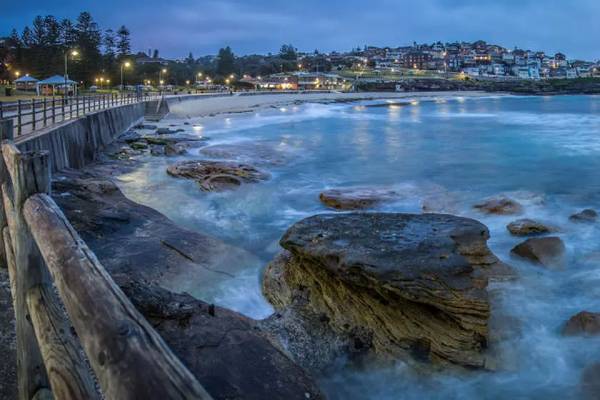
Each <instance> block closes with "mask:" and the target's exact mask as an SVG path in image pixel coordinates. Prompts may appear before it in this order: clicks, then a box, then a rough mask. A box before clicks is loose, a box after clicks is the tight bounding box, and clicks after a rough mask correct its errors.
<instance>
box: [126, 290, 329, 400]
mask: <svg viewBox="0 0 600 400" xmlns="http://www.w3.org/2000/svg"><path fill="white" fill-rule="evenodd" d="M125 281H127V283H124V284H123V283H121V288H122V289H123V291H124V292H125V294H126V295H127V296H128V297H129V298H130V299H131V301H132V302H133V304H134V305H135V306H136V308H137V309H138V310H139V311H140V312H141V313H142V314H144V316H145V317H146V318H147V319H148V320H149V321H150V323H151V324H152V325H153V326H154V328H155V329H156V330H157V331H158V333H159V334H160V335H161V336H162V337H163V338H164V339H165V341H166V342H167V344H168V345H169V347H170V348H171V350H173V352H174V353H175V354H176V355H177V356H178V357H179V358H180V359H181V361H183V363H184V364H185V365H186V366H187V367H188V368H189V369H190V371H191V372H192V373H193V374H194V376H196V378H198V380H199V381H200V383H201V384H202V385H203V386H204V388H205V389H206V390H207V391H208V392H209V393H210V394H211V395H212V396H213V398H214V399H249V400H263V399H282V400H287V399H290V400H292V399H298V400H301V399H302V400H306V399H321V398H322V396H321V394H320V391H319V389H318V387H317V386H316V385H315V383H314V381H313V380H312V378H310V376H309V375H307V373H306V372H304V370H302V369H301V368H300V367H299V366H297V365H296V364H294V363H293V362H291V361H290V359H289V358H288V356H287V355H286V354H285V353H284V352H283V351H282V350H280V349H279V348H278V347H276V346H274V345H273V343H272V342H271V340H270V339H269V337H268V335H267V334H265V333H264V332H263V331H261V330H260V329H259V328H258V326H257V323H256V322H255V321H254V320H252V319H250V318H246V317H244V316H242V315H240V314H238V313H236V312H233V311H230V310H227V309H224V308H220V307H216V306H214V305H212V304H207V303H205V302H202V301H200V300H197V299H195V298H193V297H191V296H189V295H187V294H185V293H184V294H176V293H172V292H169V291H167V290H164V289H162V288H160V287H157V286H154V285H150V284H147V283H144V282H131V281H129V280H128V279H125Z"/></svg>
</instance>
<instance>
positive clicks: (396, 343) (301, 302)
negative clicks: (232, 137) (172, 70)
mask: <svg viewBox="0 0 600 400" xmlns="http://www.w3.org/2000/svg"><path fill="white" fill-rule="evenodd" d="M173 128H175V129H171V128H157V127H155V126H147V125H143V126H138V127H137V129H135V130H133V131H130V132H127V133H125V134H124V135H122V136H121V137H120V139H119V141H118V142H116V143H115V144H114V146H113V148H112V149H110V150H109V151H108V153H107V154H106V157H105V159H104V160H103V161H102V162H99V163H97V164H95V165H91V166H89V167H88V168H85V169H83V170H80V171H63V172H62V173H60V174H57V175H55V176H54V177H53V178H54V181H53V193H52V195H53V197H54V199H55V201H56V202H57V204H58V205H59V206H60V207H61V209H62V210H63V211H64V213H65V214H66V216H67V218H68V219H69V220H70V221H71V223H72V224H73V226H74V227H75V229H76V230H77V231H78V232H79V233H80V234H81V236H82V238H83V239H84V240H85V241H86V243H87V244H88V246H89V247H90V248H91V249H92V250H93V251H94V253H95V254H96V255H97V256H98V258H99V260H100V261H101V262H102V264H103V265H104V266H105V268H106V269H107V270H108V272H109V273H110V274H111V276H112V277H113V278H114V279H115V281H116V282H117V284H118V285H119V286H120V287H121V288H122V289H123V290H124V292H125V293H126V294H127V296H128V297H129V298H130V299H131V300H132V302H133V303H134V305H135V306H136V307H137V308H138V309H139V310H140V312H141V313H142V314H143V315H144V316H145V317H146V318H147V319H148V320H149V321H150V322H151V323H152V324H153V326H154V327H155V328H156V329H157V331H158V332H159V333H160V334H161V335H162V336H163V338H164V339H165V341H166V342H167V344H168V345H169V346H170V347H171V348H172V349H173V351H174V352H175V354H177V355H178V356H179V357H180V358H181V360H182V361H183V362H184V364H185V365H186V366H187V367H188V368H189V369H190V370H191V371H192V373H194V375H195V376H196V377H197V378H198V379H199V381H200V382H201V383H202V384H203V385H204V386H205V388H206V389H207V390H208V391H209V392H210V393H211V394H212V395H213V397H214V398H215V399H232V398H236V399H237V398H244V399H263V398H272V399H320V398H324V396H323V394H322V393H321V392H320V389H319V386H318V383H317V382H318V378H319V377H321V376H322V375H323V374H326V373H328V372H329V371H331V369H332V368H333V367H334V366H336V365H339V362H340V360H343V363H345V364H346V365H349V366H357V365H362V366H369V365H387V364H389V363H391V362H394V361H396V360H402V361H404V362H406V363H409V364H410V365H413V366H415V368H425V369H429V370H445V369H458V370H460V371H465V372H467V373H468V371H471V370H485V371H490V373H493V371H494V370H497V369H502V368H504V366H503V365H502V355H501V354H499V352H501V350H500V349H498V348H496V344H497V341H498V340H499V339H498V338H499V337H501V336H502V332H503V330H508V331H510V330H511V329H512V328H514V327H511V326H508V327H507V326H502V324H503V323H502V322H500V323H498V321H501V320H502V318H503V316H502V314H501V312H500V311H499V310H496V309H495V308H494V301H493V297H494V296H497V295H498V293H497V292H492V291H491V289H490V287H489V283H490V282H497V281H506V280H515V279H519V277H518V276H517V274H516V272H515V270H514V269H513V268H511V267H510V266H508V265H506V264H504V263H503V262H501V261H500V260H499V258H498V257H497V256H496V255H495V254H494V253H492V252H491V250H490V249H489V248H488V245H487V241H488V239H489V237H490V234H489V231H488V229H487V227H486V226H485V225H483V224H482V223H480V222H478V221H476V220H474V219H470V218H464V217H459V216H454V215H449V214H440V213H439V211H440V210H445V209H447V207H446V206H447V205H446V204H443V201H440V199H439V198H436V199H435V201H432V200H431V199H427V198H423V207H422V208H423V213H422V214H398V213H381V212H373V211H375V210H374V209H376V208H377V207H378V206H379V205H381V204H386V203H388V202H393V201H395V200H397V199H398V198H399V197H401V196H402V193H399V192H398V191H397V190H396V189H393V188H385V187H339V188H330V189H328V190H325V191H323V192H322V193H321V195H320V196H319V197H318V198H315V202H318V201H321V202H322V203H323V205H325V206H327V207H329V208H330V209H331V210H333V211H335V212H330V213H326V214H318V215H315V216H312V217H309V218H306V219H303V220H301V221H298V222H297V223H295V224H294V225H293V226H291V227H290V228H289V229H288V231H287V232H286V233H285V234H284V236H283V237H282V239H281V241H280V245H281V247H282V249H283V250H282V252H281V254H279V255H278V256H277V257H276V258H275V259H274V260H273V261H272V262H271V263H270V264H269V265H268V266H266V269H265V271H264V277H263V293H264V295H265V297H266V298H267V299H268V300H269V302H270V303H271V304H272V305H273V306H274V308H275V310H276V311H275V313H274V314H273V315H271V316H270V317H268V318H266V319H264V320H254V319H251V318H248V317H245V316H243V315H241V314H239V313H237V312H234V311H232V310H228V309H225V308H222V307H219V306H217V305H214V304H208V303H206V302H203V301H201V300H198V299H196V298H194V297H193V296H192V295H190V294H188V292H191V291H192V288H193V286H195V282H203V284H204V285H207V286H210V285H217V284H218V283H219V282H221V281H222V280H223V279H228V278H231V277H232V276H236V275H237V274H239V273H240V272H241V271H242V269H243V268H244V265H241V264H240V260H242V259H243V260H245V262H250V263H256V264H258V263H260V261H259V260H258V259H256V257H254V256H253V255H252V254H249V253H248V252H247V251H245V250H243V249H240V248H237V247H235V246H231V245H229V244H227V243H225V242H223V241H221V240H219V239H217V238H214V237H212V236H210V235H208V234H204V233H199V232H193V231H190V230H186V229H183V228H181V227H179V226H177V225H176V224H175V223H173V222H172V221H170V220H169V219H168V218H166V217H165V216H163V215H162V214H160V213H159V212H157V211H155V210H153V209H151V208H149V207H145V206H143V205H140V204H137V203H135V202H133V201H131V200H129V199H127V198H126V197H125V196H124V195H123V193H122V192H121V190H120V189H119V187H118V186H117V185H116V184H115V180H114V179H113V178H114V177H116V176H118V175H120V174H122V173H123V172H124V171H132V170H135V169H136V168H137V167H138V166H139V163H140V161H139V160H138V156H141V155H152V156H156V157H177V156H179V155H182V154H185V153H186V152H188V151H191V150H192V149H198V150H199V154H201V156H200V157H199V158H198V159H194V160H185V161H181V160H180V159H175V160H174V162H173V163H172V164H171V165H169V166H168V168H167V169H166V170H164V171H162V173H165V174H169V175H170V176H172V178H173V179H188V180H191V181H195V182H196V183H197V184H198V189H199V195H202V192H207V191H225V190H237V189H238V188H239V187H240V186H242V185H260V184H261V182H263V181H265V180H268V179H269V178H270V171H269V168H270V167H271V166H274V165H280V164H281V163H285V162H286V155H285V154H281V153H278V152H277V151H276V150H275V149H274V148H273V147H271V146H269V144H266V143H256V144H245V145H241V146H232V145H211V144H210V140H209V139H207V138H198V137H191V136H188V135H185V133H181V132H179V131H178V129H177V128H178V127H173ZM206 157H207V158H209V160H207V159H206ZM472 207H473V210H475V211H476V212H478V213H481V215H486V216H492V217H493V216H504V217H506V216H510V218H511V222H510V223H508V224H507V226H506V229H507V230H508V232H509V233H510V234H511V235H513V236H514V237H515V238H518V240H519V243H518V244H517V245H516V246H515V247H514V248H513V249H512V251H511V254H510V256H511V257H514V259H515V260H519V262H521V261H523V262H527V263H529V264H531V266H532V268H546V269H550V270H560V269H561V268H564V265H565V259H564V255H565V244H564V243H563V241H562V239H561V238H559V237H558V236H556V235H557V233H558V232H560V231H561V227H560V226H555V225H554V224H550V223H547V222H545V221H538V220H534V219H531V218H527V207H526V205H524V204H521V203H519V202H518V201H517V200H515V199H513V198H511V197H509V196H505V195H501V196H496V197H492V198H487V199H482V200H481V201H480V202H478V203H476V204H473V205H472ZM357 210H358V211H361V212H356V211H357ZM348 211H352V212H348ZM597 219H598V215H597V212H596V211H594V210H591V209H586V210H582V211H580V212H577V213H574V214H573V215H571V216H570V217H568V216H565V221H570V222H569V223H572V224H574V225H575V224H579V225H578V226H582V227H583V226H586V225H588V224H594V223H596V222H597ZM504 256H509V255H508V254H505V255H504ZM1 277H2V276H0V278H1ZM4 278H5V277H4ZM6 287H7V285H3V286H0V313H4V312H5V311H7V310H8V312H6V315H10V301H7V300H6V293H4V292H6V290H4V291H3V290H2V289H6ZM3 293H4V296H3ZM8 300H10V299H8ZM504 324H505V325H506V324H509V325H510V321H509V322H508V323H507V322H504ZM599 327H600V314H599V313H596V312H591V311H586V310H581V312H579V313H577V314H575V315H574V316H573V317H572V318H570V319H569V320H568V321H565V324H564V327H563V328H562V334H563V335H565V336H585V337H588V336H589V337H592V336H598V335H600V328H599ZM510 334H511V333H509V335H510ZM6 337H8V340H4V341H2V342H0V347H8V348H10V347H11V346H12V349H13V350H12V351H13V352H14V343H12V342H11V339H10V336H6ZM11 343H12V344H11ZM5 366H10V365H9V364H5ZM598 371H600V367H598V364H591V365H589V366H588V367H587V368H586V370H585V371H584V373H583V375H582V377H581V390H582V391H583V392H585V393H586V396H588V397H589V398H595V397H594V396H597V395H598V393H600V388H599V387H598V385H597V384H596V382H595V377H597V376H598V374H599V372H598ZM0 372H3V373H4V374H6V376H7V377H9V379H7V380H6V381H5V382H4V383H3V384H0V395H1V394H2V393H3V391H6V390H8V391H10V390H11V379H10V377H11V375H10V373H11V371H10V368H8V371H6V372H4V371H2V370H1V369H0ZM6 388H8V389H6Z"/></svg>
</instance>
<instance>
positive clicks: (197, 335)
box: [0, 164, 322, 400]
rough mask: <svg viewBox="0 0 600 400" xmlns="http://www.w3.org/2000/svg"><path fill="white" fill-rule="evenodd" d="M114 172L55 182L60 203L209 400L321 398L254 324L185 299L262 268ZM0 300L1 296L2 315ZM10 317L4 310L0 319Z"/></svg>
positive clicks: (71, 175) (100, 170)
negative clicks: (126, 191) (184, 223)
mask: <svg viewBox="0 0 600 400" xmlns="http://www.w3.org/2000/svg"><path fill="white" fill-rule="evenodd" d="M110 171H111V168H110V166H109V165H106V164H105V165H101V166H96V167H95V168H94V169H93V172H92V173H88V172H82V171H70V172H64V173H62V174H60V175H57V176H56V177H55V178H56V181H54V182H53V197H54V199H55V201H56V202H57V203H58V205H59V206H60V207H61V209H62V210H63V211H64V213H65V215H66V216H67V218H68V219H69V221H70V222H71V224H72V225H73V226H74V227H75V229H76V230H77V231H78V232H79V233H80V235H81V236H82V238H83V239H84V241H85V242H86V243H87V245H88V246H89V247H90V249H92V251H93V252H94V254H95V255H96V256H97V257H98V259H99V260H100V262H101V263H102V264H103V265H104V267H105V268H106V270H107V271H108V272H109V273H110V274H111V276H112V277H113V279H114V280H115V282H116V283H117V284H118V285H119V286H120V287H121V288H122V289H123V291H124V292H125V294H126V295H127V296H128V297H129V298H130V300H131V301H132V302H133V304H134V305H135V306H136V308H138V310H139V311H140V312H141V313H142V314H143V315H144V316H145V317H146V318H147V319H148V320H149V321H150V322H151V323H152V324H153V325H154V327H155V329H156V330H157V332H158V333H159V334H161V336H162V337H163V339H164V340H165V342H166V343H167V344H168V345H169V347H170V348H171V349H172V350H173V352H174V353H175V354H176V355H177V356H178V357H179V358H180V359H181V360H182V362H183V363H184V364H185V365H186V366H187V367H188V368H189V370H190V371H191V372H192V373H193V374H194V375H195V376H196V377H197V378H198V380H199V381H200V382H201V383H202V385H203V386H204V387H205V388H206V389H207V390H208V392H209V393H210V394H211V396H212V397H213V398H214V399H215V400H229V399H251V400H262V399H267V398H268V399H282V400H292V399H296V400H306V399H320V398H322V396H321V394H320V392H319V389H318V388H317V386H316V384H315V382H314V380H313V379H312V378H311V377H310V376H309V375H307V373H306V372H305V371H304V370H303V369H302V368H301V367H299V366H298V365H296V364H295V363H294V362H293V361H292V360H291V359H290V358H289V357H288V356H287V355H286V354H285V352H284V351H283V350H282V349H281V348H280V347H279V344H278V343H276V342H274V341H272V340H271V336H270V334H268V333H267V332H266V331H263V330H261V329H260V328H259V327H258V325H257V323H256V321H254V320H252V319H250V318H246V317H244V316H242V315H240V314H238V313H236V312H233V311H231V310H227V309H223V308H220V307H216V306H214V305H212V304H207V303H206V302H203V301H200V300H197V299H196V298H194V297H192V296H190V295H188V294H187V293H182V292H188V293H192V294H196V295H207V294H208V293H209V292H210V288H211V287H213V286H217V285H219V284H220V283H222V282H223V281H224V280H226V279H232V278H234V277H235V276H236V274H238V272H239V271H240V270H242V269H245V268H248V267H252V266H253V265H256V267H258V266H259V265H260V262H259V260H258V259H256V258H255V257H254V256H252V255H251V254H249V253H248V252H246V251H244V250H242V249H239V248H236V247H234V246H230V245H228V244H226V243H224V242H222V241H221V240H219V239H216V238H213V237H210V236H208V235H205V234H201V233H198V232H193V231H189V230H186V229H183V228H180V227H178V226H177V225H175V224H174V223H173V222H171V221H170V220H169V219H168V218H166V217H165V216H163V215H162V214H160V213H159V212H157V211H155V210H153V209H151V208H148V207H145V206H142V205H139V204H137V203H135V202H133V201H131V200H129V199H127V198H126V197H125V196H123V194H122V193H121V191H120V190H119V188H118V187H117V186H116V185H115V184H114V183H113V182H112V181H111V180H108V179H106V178H105V177H106V176H108V175H109V174H110ZM199 288H201V289H199ZM0 289H2V287H0ZM1 295H2V291H1V290H0V305H1V303H2V301H3V300H4V299H3V298H2V296H1ZM2 311H3V308H2V307H0V316H1V315H2ZM0 333H1V332H0ZM0 350H2V342H1V341H0ZM10 356H11V357H12V355H10ZM0 371H2V368H0ZM6 378H7V383H6V385H4V384H3V383H0V393H4V391H5V390H10V389H11V387H10V386H9V384H10V381H9V378H10V376H9V375H8V374H7V376H6Z"/></svg>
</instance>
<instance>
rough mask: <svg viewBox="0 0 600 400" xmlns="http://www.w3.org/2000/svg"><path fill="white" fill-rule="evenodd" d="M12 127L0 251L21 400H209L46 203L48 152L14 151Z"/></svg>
mask: <svg viewBox="0 0 600 400" xmlns="http://www.w3.org/2000/svg"><path fill="white" fill-rule="evenodd" d="M11 128H12V126H11V124H0V138H2V139H4V140H3V142H2V145H1V147H0V148H1V151H2V154H1V155H0V192H1V193H0V199H1V201H0V211H1V212H0V233H1V234H0V242H1V243H0V252H1V253H2V255H3V263H4V264H5V265H7V267H8V271H9V279H10V286H11V293H12V296H13V306H14V310H15V319H16V330H17V375H18V390H19V399H20V400H32V399H48V398H52V397H54V399H61V400H62V399H65V400H88V399H90V400H95V399H100V398H106V399H118V400H121V399H124V400H129V399H131V400H133V399H150V400H151V399H157V400H159V399H160V400H163V399H202V400H204V399H206V400H211V399H212V398H211V396H210V395H209V394H208V393H207V392H206V390H205V389H204V388H203V387H202V385H201V384H200V383H199V382H198V381H197V380H196V378H195V377H194V376H193V375H192V373H191V372H190V371H189V370H188V369H187V368H186V367H185V366H184V365H183V363H182V362H181V361H180V360H179V359H178V358H177V357H176V356H175V355H174V354H173V352H172V351H171V349H170V348H169V347H168V346H167V345H166V344H165V342H164V341H163V339H162V338H161V337H160V335H159V334H158V333H157V332H156V331H155V330H154V328H153V327H152V326H151V325H150V323H149V322H148V321H147V320H146V319H145V318H144V317H143V316H142V315H141V314H140V313H139V312H138V311H137V310H136V308H135V307H134V306H133V304H132V303H131V302H130V301H129V299H128V298H127V297H126V296H125V294H124V293H123V292H122V291H121V289H120V288H119V287H118V286H117V285H116V283H115V282H114V281H113V280H112V278H111V277H110V275H109V274H108V272H107V271H106V270H105V269H104V267H103V266H102V265H101V264H100V262H99V261H98V259H97V258H96V256H95V255H94V253H93V252H92V251H91V250H90V249H89V248H88V247H87V245H86V244H85V242H84V241H83V240H82V239H81V238H80V236H79V234H78V233H77V232H76V231H75V229H74V228H73V227H72V226H71V224H70V223H69V221H68V220H67V218H66V217H65V215H64V214H63V213H62V211H61V210H60V208H59V207H58V206H57V205H56V203H55V202H54V200H52V198H51V197H50V196H49V193H50V168H49V163H48V158H49V157H48V153H47V152H24V153H22V152H20V151H19V149H18V148H17V147H16V146H15V145H14V144H13V143H12V141H11V140H10V139H11V138H12V129H11ZM54 288H55V289H56V293H58V296H56V295H55V290H54ZM63 307H64V311H63ZM65 311H66V313H65ZM71 326H72V327H73V329H74V330H75V332H76V334H77V336H76V337H75V336H73V335H72V334H71ZM77 339H78V340H77ZM81 348H82V349H83V353H85V357H84V356H83V354H82V352H81V351H80V349H81ZM88 363H89V366H91V370H90V369H89V368H88ZM92 371H93V373H94V374H95V377H96V379H97V381H98V383H99V386H100V393H98V391H97V388H96V385H95V383H94V382H95V380H94V378H93V374H92Z"/></svg>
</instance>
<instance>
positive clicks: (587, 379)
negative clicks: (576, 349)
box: [580, 362, 600, 400]
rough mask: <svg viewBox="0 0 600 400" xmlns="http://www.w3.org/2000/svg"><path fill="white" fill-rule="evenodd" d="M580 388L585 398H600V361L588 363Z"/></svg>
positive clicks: (595, 399)
mask: <svg viewBox="0 0 600 400" xmlns="http://www.w3.org/2000/svg"><path fill="white" fill-rule="evenodd" d="M580 389H581V394H582V396H583V398H584V399H585V400H598V399H600V362H597V363H594V364H591V365H588V366H587V367H586V368H585V369H584V370H583V374H582V376H581V382H580Z"/></svg>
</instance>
